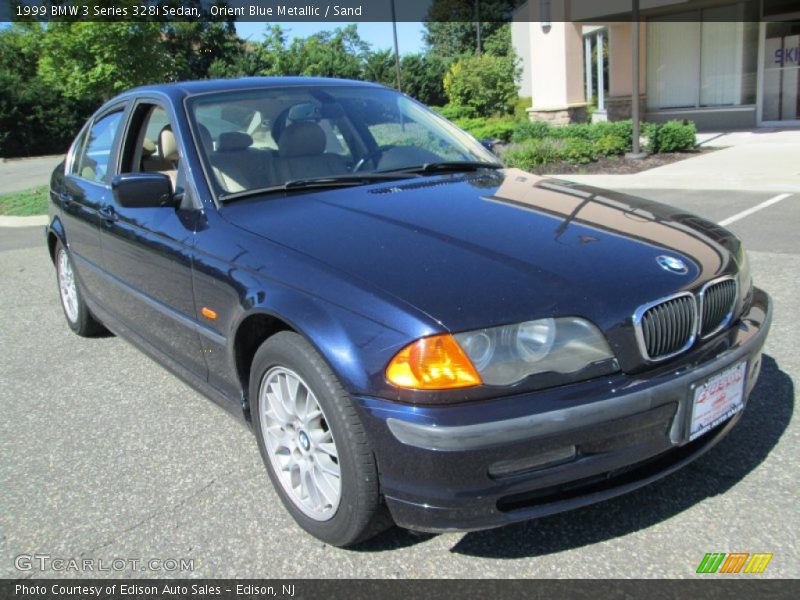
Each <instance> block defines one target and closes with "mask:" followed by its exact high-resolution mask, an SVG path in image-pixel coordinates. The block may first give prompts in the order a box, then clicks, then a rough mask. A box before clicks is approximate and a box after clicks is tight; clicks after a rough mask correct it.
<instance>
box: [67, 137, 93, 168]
mask: <svg viewBox="0 0 800 600" xmlns="http://www.w3.org/2000/svg"><path fill="white" fill-rule="evenodd" d="M88 133H89V130H88V129H84V130H83V131H82V132H81V134H80V136H78V138H77V139H76V140H75V141H74V142H73V143H72V146H71V148H70V154H69V156H68V157H67V165H68V170H67V172H68V173H69V174H70V175H80V164H81V153H82V152H83V146H84V145H85V144H86V136H87V135H88Z"/></svg>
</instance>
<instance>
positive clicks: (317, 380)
mask: <svg viewBox="0 0 800 600" xmlns="http://www.w3.org/2000/svg"><path fill="white" fill-rule="evenodd" d="M250 398H251V399H252V402H253V425H254V429H255V432H256V436H257V438H258V446H259V448H260V450H261V455H262V457H263V459H264V462H265V464H266V466H267V471H268V473H269V476H270V479H271V480H272V483H273V485H274V486H275V489H276V491H277V492H278V495H279V496H280V498H281V501H282V502H283V504H284V505H285V506H286V508H287V510H288V511H289V513H291V515H292V517H294V519H295V521H297V523H298V524H299V525H300V526H301V527H302V528H303V529H305V530H306V531H307V532H309V533H310V534H311V535H313V536H315V537H317V538H319V539H320V540H322V541H324V542H327V543H329V544H331V545H334V546H348V545H352V544H355V543H358V542H360V541H363V540H365V539H367V538H369V537H372V536H373V535H376V534H377V533H379V532H380V531H382V530H383V529H385V528H387V527H388V526H390V525H391V520H390V519H389V517H388V512H387V510H386V508H385V506H384V505H383V503H382V502H381V498H380V492H379V487H378V470H377V466H376V464H375V458H374V456H373V454H372V450H371V448H370V445H369V442H368V440H367V436H366V433H365V432H364V429H363V426H362V425H361V421H360V419H359V418H358V415H357V413H356V411H355V408H354V407H353V404H352V401H351V400H350V397H349V395H348V394H347V392H345V390H344V389H343V388H342V386H341V384H340V383H339V381H338V380H337V379H336V377H335V375H334V374H333V372H332V371H331V370H330V368H329V367H328V365H327V364H326V363H325V361H323V360H322V358H321V357H320V355H319V354H318V353H317V351H316V350H315V349H314V348H313V347H312V346H311V344H309V343H308V342H307V341H306V340H305V339H304V338H302V337H301V336H299V335H297V334H296V333H291V332H281V333H278V334H276V335H274V336H272V337H271V338H269V339H268V340H267V341H266V342H264V343H263V344H262V346H261V347H260V348H259V350H258V352H256V355H255V358H254V359H253V365H252V369H251V374H250Z"/></svg>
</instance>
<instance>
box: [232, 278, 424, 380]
mask: <svg viewBox="0 0 800 600" xmlns="http://www.w3.org/2000/svg"><path fill="white" fill-rule="evenodd" d="M255 315H264V316H268V317H272V318H274V319H277V320H279V321H281V322H283V323H285V324H286V325H287V326H288V327H289V328H291V329H292V330H294V331H295V332H297V333H298V334H300V335H302V336H303V337H304V338H305V339H306V340H308V342H309V343H310V344H311V345H312V346H314V348H315V349H316V350H317V352H319V354H320V355H321V356H322V358H323V359H324V360H325V362H326V363H327V364H328V366H329V367H330V368H331V370H332V371H333V372H334V373H335V374H336V375H337V377H338V378H339V380H340V381H341V382H342V385H343V386H344V387H345V389H346V390H347V391H348V392H350V393H351V394H360V393H365V391H366V390H369V389H370V387H373V389H374V385H375V383H376V382H378V383H379V386H380V382H383V380H384V374H383V372H384V369H385V368H386V365H387V364H388V362H389V360H391V358H392V357H393V356H394V354H395V353H396V352H398V351H399V350H400V349H401V348H402V347H403V346H405V345H406V344H407V343H409V341H410V339H412V338H410V337H409V335H408V333H404V332H401V331H396V330H394V329H392V328H390V327H388V326H386V325H384V324H381V323H378V322H376V321H373V320H371V319H368V318H366V317H363V316H361V315H358V314H356V313H354V312H352V311H349V310H347V309H344V308H341V307H339V306H337V305H335V304H333V303H331V302H328V301H325V300H323V299H321V298H318V297H315V296H312V295H310V294H307V293H303V292H300V291H299V290H296V289H294V288H290V287H287V286H284V285H281V284H280V283H277V282H270V285H269V287H268V288H264V289H263V291H260V292H257V293H251V294H248V295H247V296H246V297H245V298H244V300H243V305H242V310H241V312H240V313H239V314H238V315H237V317H236V319H235V321H234V322H233V324H232V327H231V333H230V335H229V336H228V337H227V343H226V346H227V355H228V359H229V361H230V365H231V368H232V369H233V370H234V371H235V370H236V341H237V339H239V334H240V333H241V328H242V327H243V326H244V327H246V326H247V323H248V319H250V318H251V317H253V316H255ZM342 323H347V327H346V328H345V327H343V326H342ZM301 324H302V325H301ZM431 333H433V332H431ZM242 384H243V387H245V388H246V385H247V384H246V382H242Z"/></svg>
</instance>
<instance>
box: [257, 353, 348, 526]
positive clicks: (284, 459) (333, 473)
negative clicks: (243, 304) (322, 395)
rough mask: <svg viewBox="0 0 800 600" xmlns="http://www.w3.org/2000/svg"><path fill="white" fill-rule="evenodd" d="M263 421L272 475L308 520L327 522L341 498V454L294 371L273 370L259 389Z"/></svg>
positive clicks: (308, 390)
mask: <svg viewBox="0 0 800 600" xmlns="http://www.w3.org/2000/svg"><path fill="white" fill-rule="evenodd" d="M259 412H260V414H259V419H260V420H261V423H260V424H261V431H262V435H263V436H264V445H265V447H266V450H267V455H268V456H269V459H270V462H271V464H272V467H273V470H274V472H275V474H276V475H277V478H278V480H279V481H280V483H281V486H282V487H283V489H284V491H285V492H286V493H287V494H288V496H289V497H290V498H291V500H292V502H293V503H294V504H295V506H297V508H299V509H300V510H301V511H302V512H303V513H304V514H305V515H306V516H308V517H310V518H311V519H314V520H316V521H327V520H329V519H331V518H333V516H334V515H335V514H336V510H337V508H338V507H339V501H340V500H341V496H342V484H341V469H340V467H339V454H338V452H337V449H336V442H335V441H334V439H333V434H332V433H331V430H330V428H329V426H328V422H327V420H326V419H325V415H324V413H323V412H322V408H321V407H320V405H319V402H318V401H317V398H316V396H315V394H314V392H313V390H312V389H311V388H310V387H309V386H308V384H307V383H306V382H305V381H304V380H303V379H302V377H300V375H298V374H297V373H295V372H294V371H292V370H291V369H287V368H286V367H281V366H277V367H273V368H271V369H270V370H269V371H267V372H266V373H265V374H264V377H263V378H262V380H261V385H260V388H259Z"/></svg>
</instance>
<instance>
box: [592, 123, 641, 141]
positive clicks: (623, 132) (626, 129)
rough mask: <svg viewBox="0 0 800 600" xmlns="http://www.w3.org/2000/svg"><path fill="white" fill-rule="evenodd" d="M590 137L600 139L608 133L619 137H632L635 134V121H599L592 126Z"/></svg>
mask: <svg viewBox="0 0 800 600" xmlns="http://www.w3.org/2000/svg"><path fill="white" fill-rule="evenodd" d="M590 127H591V132H590V137H591V139H593V140H599V139H600V138H602V137H605V136H607V135H613V136H615V137H618V138H627V139H629V140H630V139H631V136H632V135H633V122H632V121H630V120H627V121H599V122H597V123H593V124H592V125H591V126H590Z"/></svg>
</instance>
